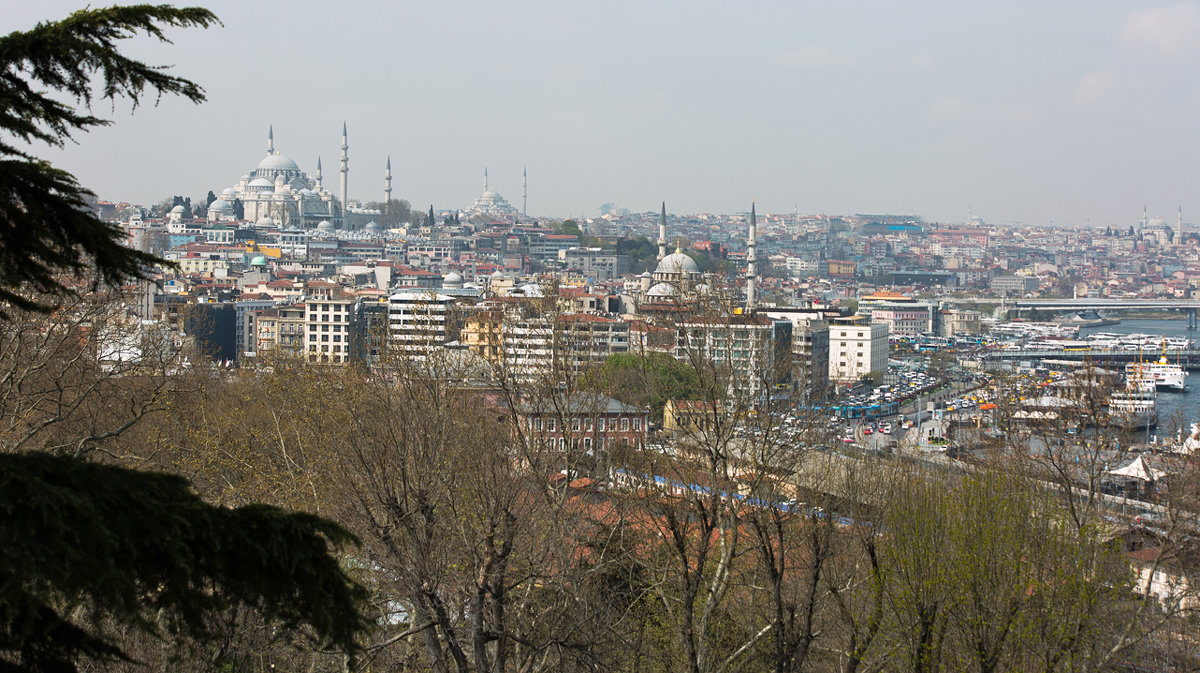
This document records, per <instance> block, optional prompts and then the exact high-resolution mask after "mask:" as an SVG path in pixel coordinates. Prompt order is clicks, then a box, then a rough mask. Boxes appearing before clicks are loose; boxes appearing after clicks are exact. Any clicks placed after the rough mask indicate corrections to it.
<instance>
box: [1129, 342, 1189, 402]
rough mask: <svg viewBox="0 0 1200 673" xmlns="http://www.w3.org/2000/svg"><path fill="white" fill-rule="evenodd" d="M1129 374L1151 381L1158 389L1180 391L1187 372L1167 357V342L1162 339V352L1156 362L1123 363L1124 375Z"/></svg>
mask: <svg viewBox="0 0 1200 673" xmlns="http://www.w3.org/2000/svg"><path fill="white" fill-rule="evenodd" d="M1130 375H1134V376H1137V377H1139V378H1141V379H1145V380H1148V381H1151V382H1153V383H1154V387H1155V388H1157V389H1160V390H1164V389H1165V390H1177V391H1182V390H1183V389H1184V382H1185V381H1186V379H1187V375H1188V373H1187V371H1186V370H1184V368H1183V367H1182V366H1180V365H1179V364H1178V363H1173V362H1171V361H1170V360H1168V359H1167V342H1166V341H1164V342H1163V352H1162V355H1161V356H1160V357H1159V358H1158V361H1157V362H1130V363H1129V364H1127V365H1125V376H1126V377H1128V376H1130Z"/></svg>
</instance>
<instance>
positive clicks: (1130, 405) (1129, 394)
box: [1108, 363, 1158, 430]
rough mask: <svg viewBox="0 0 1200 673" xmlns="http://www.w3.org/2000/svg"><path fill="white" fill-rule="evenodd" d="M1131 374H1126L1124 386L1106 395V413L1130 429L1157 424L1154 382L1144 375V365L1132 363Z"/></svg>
mask: <svg viewBox="0 0 1200 673" xmlns="http://www.w3.org/2000/svg"><path fill="white" fill-rule="evenodd" d="M1134 364H1135V365H1136V367H1137V368H1135V369H1134V370H1133V374H1132V375H1129V374H1128V373H1127V374H1126V377H1125V386H1124V387H1122V388H1117V389H1115V390H1113V391H1112V392H1111V393H1110V394H1109V396H1108V415H1109V418H1110V419H1111V421H1112V422H1114V423H1117V424H1119V425H1121V426H1124V427H1125V428H1128V429H1131V430H1140V429H1142V428H1153V427H1154V426H1156V425H1158V392H1157V388H1156V385H1155V382H1154V381H1153V380H1151V379H1150V378H1149V377H1148V376H1146V375H1145V373H1144V371H1143V368H1144V367H1146V365H1144V364H1141V363H1134Z"/></svg>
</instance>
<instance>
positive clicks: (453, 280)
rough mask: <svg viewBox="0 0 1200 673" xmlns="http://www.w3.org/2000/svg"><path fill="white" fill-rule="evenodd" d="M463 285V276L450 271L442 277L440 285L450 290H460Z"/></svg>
mask: <svg viewBox="0 0 1200 673" xmlns="http://www.w3.org/2000/svg"><path fill="white" fill-rule="evenodd" d="M462 286H463V277H462V276H460V275H458V273H456V272H454V271H451V272H450V273H448V274H446V277H445V278H443V279H442V287H444V288H446V289H450V290H461V289H462Z"/></svg>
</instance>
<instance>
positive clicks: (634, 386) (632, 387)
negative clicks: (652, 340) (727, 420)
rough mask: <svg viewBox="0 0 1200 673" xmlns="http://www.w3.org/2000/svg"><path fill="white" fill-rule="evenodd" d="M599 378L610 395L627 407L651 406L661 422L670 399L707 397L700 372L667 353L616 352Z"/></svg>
mask: <svg viewBox="0 0 1200 673" xmlns="http://www.w3.org/2000/svg"><path fill="white" fill-rule="evenodd" d="M598 379H599V381H600V385H601V387H602V388H603V390H604V391H606V392H608V394H611V395H612V396H614V397H616V398H617V399H619V400H621V401H622V402H625V403H626V404H634V405H647V406H649V407H650V413H651V416H652V417H653V418H658V419H661V418H662V412H663V407H664V406H665V405H666V403H667V400H671V399H676V400H679V399H682V400H689V399H705V398H706V395H705V390H704V386H703V383H702V382H701V380H700V377H699V375H697V374H696V370H695V369H693V368H692V367H691V366H689V365H688V364H686V363H683V362H680V361H679V360H676V359H675V358H674V357H671V356H670V355H669V354H667V353H648V354H646V355H644V356H643V355H641V354H638V353H614V354H612V355H610V356H608V359H607V360H605V361H604V365H603V366H601V368H600V371H599V376H598Z"/></svg>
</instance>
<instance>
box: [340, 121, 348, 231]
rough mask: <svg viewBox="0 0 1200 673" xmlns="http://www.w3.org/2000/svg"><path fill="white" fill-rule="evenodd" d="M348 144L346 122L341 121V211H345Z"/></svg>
mask: <svg viewBox="0 0 1200 673" xmlns="http://www.w3.org/2000/svg"><path fill="white" fill-rule="evenodd" d="M349 151H350V145H349V144H348V143H347V141H346V122H342V167H341V168H339V169H338V170H339V171H341V173H342V212H343V213H344V212H345V211H346V179H347V177H348V176H349V173H350V154H349Z"/></svg>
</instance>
